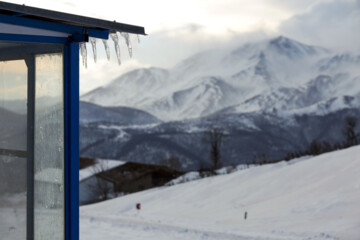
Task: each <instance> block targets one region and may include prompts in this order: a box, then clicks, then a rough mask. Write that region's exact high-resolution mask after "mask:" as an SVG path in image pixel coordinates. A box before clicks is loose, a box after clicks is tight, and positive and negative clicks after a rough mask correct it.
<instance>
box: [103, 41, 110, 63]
mask: <svg viewBox="0 0 360 240" xmlns="http://www.w3.org/2000/svg"><path fill="white" fill-rule="evenodd" d="M102 42H103V44H104V48H105V51H106V57H107V60H108V61H109V60H110V48H109V44H108V42H107V40H105V39H103V40H102Z"/></svg>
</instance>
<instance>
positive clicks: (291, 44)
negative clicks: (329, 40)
mask: <svg viewBox="0 0 360 240" xmlns="http://www.w3.org/2000/svg"><path fill="white" fill-rule="evenodd" d="M268 46H269V48H270V49H273V50H275V51H276V52H277V53H280V54H282V55H286V56H288V57H289V58H291V59H295V58H299V57H303V56H308V55H314V54H316V53H317V51H316V49H315V48H314V47H312V46H309V45H305V44H302V43H300V42H298V41H295V40H292V39H290V38H287V37H284V36H279V37H277V38H274V39H272V40H270V42H269V45H268Z"/></svg>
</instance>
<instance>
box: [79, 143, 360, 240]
mask: <svg viewBox="0 0 360 240" xmlns="http://www.w3.org/2000/svg"><path fill="white" fill-rule="evenodd" d="M359 156H360V146H358V147H353V148H350V149H346V150H342V151H336V152H332V153H327V154H323V155H320V156H317V157H313V158H309V159H303V160H297V161H296V160H293V161H290V162H288V163H286V162H280V163H277V164H271V165H263V166H260V167H254V168H250V169H245V170H241V171H238V172H235V173H232V174H229V175H223V176H217V177H210V178H205V179H201V180H197V181H193V182H188V183H184V184H179V185H175V186H171V187H163V188H157V189H152V190H148V191H143V192H139V193H136V194H131V195H127V196H124V197H120V198H117V199H113V200H110V201H106V202H103V203H99V204H94V205H90V206H86V207H82V208H81V210H80V212H81V213H80V215H81V228H80V232H81V239H82V240H85V239H86V240H92V239H94V240H95V239H108V240H112V239H116V240H118V239H149V240H151V239H154V240H155V239H156V240H177V239H179V240H197V239H210V240H215V239H216V240H219V239H221V240H227V239H239V240H240V239H248V240H255V239H257V240H263V239H273V240H276V239H286V240H291V239H294V240H295V239H296V240H300V239H301V240H303V239H309V240H310V239H311V240H321V239H330V240H335V239H336V240H358V239H360V217H359V216H360V208H359V202H360V178H359V173H360V157H359ZM136 203H141V206H142V209H141V210H140V211H137V210H136V209H135V204H136ZM245 211H247V213H248V219H247V220H244V212H245Z"/></svg>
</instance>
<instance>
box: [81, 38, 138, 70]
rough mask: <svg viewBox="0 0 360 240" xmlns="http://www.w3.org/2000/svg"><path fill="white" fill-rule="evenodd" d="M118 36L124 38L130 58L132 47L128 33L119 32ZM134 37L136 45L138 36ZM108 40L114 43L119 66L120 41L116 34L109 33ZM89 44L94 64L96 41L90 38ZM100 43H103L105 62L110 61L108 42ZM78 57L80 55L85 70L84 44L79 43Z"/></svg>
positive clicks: (104, 40)
mask: <svg viewBox="0 0 360 240" xmlns="http://www.w3.org/2000/svg"><path fill="white" fill-rule="evenodd" d="M119 34H120V36H121V37H123V38H124V40H125V44H126V46H127V48H128V51H129V56H130V57H132V45H131V40H130V34H129V33H123V32H120V33H119ZM134 37H135V36H134ZM136 37H137V41H138V43H140V37H139V35H136ZM109 39H111V40H112V41H113V42H114V47H115V52H116V58H117V60H118V63H119V65H120V64H121V56H120V45H119V44H120V41H119V35H118V33H111V34H110V35H109ZM89 42H90V44H91V47H92V50H93V56H94V62H95V63H96V61H97V47H96V42H97V39H96V38H92V37H90V38H89ZM102 42H103V45H104V48H105V52H106V57H107V60H108V61H109V60H110V48H109V43H108V40H106V39H103V40H102ZM80 55H81V58H82V63H83V65H84V66H85V68H87V49H86V43H80Z"/></svg>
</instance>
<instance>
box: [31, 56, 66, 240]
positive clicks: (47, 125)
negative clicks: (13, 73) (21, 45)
mask: <svg viewBox="0 0 360 240" xmlns="http://www.w3.org/2000/svg"><path fill="white" fill-rule="evenodd" d="M35 73H36V99H35V219H34V224H35V239H36V240H48V239H52V240H63V239H64V177H63V169H64V104H63V57H62V54H60V53H59V54H44V55H38V56H36V70H35Z"/></svg>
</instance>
